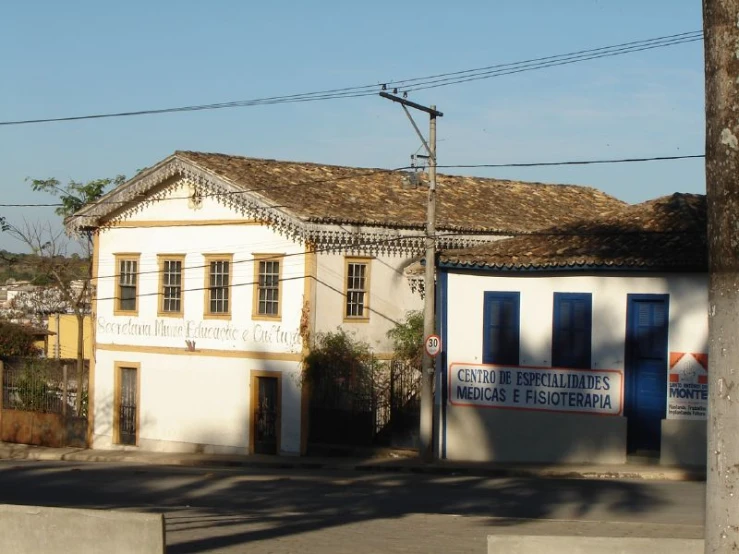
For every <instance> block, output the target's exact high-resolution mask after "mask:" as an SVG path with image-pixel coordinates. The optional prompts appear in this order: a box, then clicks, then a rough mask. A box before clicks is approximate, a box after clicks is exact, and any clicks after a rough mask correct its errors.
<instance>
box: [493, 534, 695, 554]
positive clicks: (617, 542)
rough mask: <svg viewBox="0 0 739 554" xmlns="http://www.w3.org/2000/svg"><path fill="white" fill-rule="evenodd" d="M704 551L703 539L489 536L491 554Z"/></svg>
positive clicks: (688, 553)
mask: <svg viewBox="0 0 739 554" xmlns="http://www.w3.org/2000/svg"><path fill="white" fill-rule="evenodd" d="M542 552H546V553H547V554H592V553H593V552H597V553H598V554H703V539H658V538H641V537H581V536H551V535H549V536H547V535H543V536H537V535H488V554H541V553H542Z"/></svg>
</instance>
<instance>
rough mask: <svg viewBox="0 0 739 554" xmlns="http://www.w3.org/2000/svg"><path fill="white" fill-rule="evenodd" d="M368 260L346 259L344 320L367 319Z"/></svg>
mask: <svg viewBox="0 0 739 554" xmlns="http://www.w3.org/2000/svg"><path fill="white" fill-rule="evenodd" d="M370 261H371V259H370V258H346V264H345V271H344V275H345V279H344V295H345V298H346V302H345V305H344V319H347V320H368V319H369V290H370V289H369V285H370Z"/></svg>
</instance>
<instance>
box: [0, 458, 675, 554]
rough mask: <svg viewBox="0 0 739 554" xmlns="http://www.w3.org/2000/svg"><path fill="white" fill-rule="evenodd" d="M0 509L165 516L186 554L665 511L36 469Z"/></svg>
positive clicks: (145, 471)
mask: <svg viewBox="0 0 739 554" xmlns="http://www.w3.org/2000/svg"><path fill="white" fill-rule="evenodd" d="M0 502H1V503H7V504H32V505H43V506H66V507H80V508H99V509H113V508H115V509H136V510H137V511H146V512H163V513H165V514H166V521H167V534H168V549H167V552H169V553H173V554H186V553H196V552H207V551H209V550H211V549H217V548H223V547H227V546H235V545H240V544H247V543H250V542H252V541H260V540H266V539H274V538H278V537H285V536H289V535H293V534H298V533H305V532H309V531H315V530H319V529H324V528H328V527H334V526H340V525H345V524H350V523H357V522H362V521H369V520H375V519H389V518H402V517H404V516H406V515H409V514H454V515H458V516H476V517H483V518H486V517H489V518H491V519H490V525H491V526H493V525H506V526H511V525H516V524H517V523H518V521H517V520H518V519H519V518H520V519H539V518H563V519H564V518H572V519H577V518H585V517H589V516H590V517H593V518H597V517H603V514H607V517H610V518H614V519H638V516H639V514H644V513H647V512H649V511H650V510H654V509H655V508H658V507H659V506H660V505H662V504H664V502H665V501H664V499H662V498H661V497H660V495H659V494H658V493H657V492H655V489H653V488H650V487H648V486H647V485H646V484H645V483H643V482H638V481H634V482H631V481H602V480H600V481H589V480H584V479H583V480H559V479H538V480H537V479H524V478H510V479H490V478H486V477H475V476H464V475H463V476H449V475H446V476H440V475H417V474H389V475H388V474H360V473H357V472H325V471H324V472H307V471H303V472H301V471H291V472H280V471H276V470H268V471H260V470H257V469H239V470H217V471H209V470H207V469H195V468H166V467H154V466H109V465H100V464H90V465H77V464H71V463H66V464H62V465H60V464H51V463H43V462H39V463H31V464H19V465H16V466H12V467H11V466H8V467H5V468H3V469H2V470H0ZM493 518H496V519H493ZM497 518H500V519H497Z"/></svg>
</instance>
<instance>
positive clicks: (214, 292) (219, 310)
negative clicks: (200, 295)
mask: <svg viewBox="0 0 739 554" xmlns="http://www.w3.org/2000/svg"><path fill="white" fill-rule="evenodd" d="M230 269H231V261H230V259H223V258H220V259H211V260H210V262H209V264H208V291H207V292H208V297H207V303H208V305H207V312H208V314H210V315H228V314H229V313H230V311H229V309H230V302H229V294H230V289H229V285H230Z"/></svg>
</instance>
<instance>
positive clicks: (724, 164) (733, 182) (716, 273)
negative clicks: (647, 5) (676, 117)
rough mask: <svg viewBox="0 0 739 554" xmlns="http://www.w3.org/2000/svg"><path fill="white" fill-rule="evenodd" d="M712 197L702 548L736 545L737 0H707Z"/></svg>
mask: <svg viewBox="0 0 739 554" xmlns="http://www.w3.org/2000/svg"><path fill="white" fill-rule="evenodd" d="M703 27H704V36H705V73H706V75H705V76H706V192H707V194H706V198H707V202H708V259H709V289H708V303H709V309H708V314H709V317H708V339H709V340H708V342H709V345H708V361H709V372H708V375H709V387H708V421H707V425H708V429H707V431H708V451H707V456H708V460H707V465H708V467H707V479H706V521H705V552H706V553H707V554H708V553H710V554H728V553H729V552H737V550H738V549H739V546H737V545H739V434H738V432H737V429H738V428H739V372H737V370H738V369H739V336H737V329H739V0H703Z"/></svg>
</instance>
